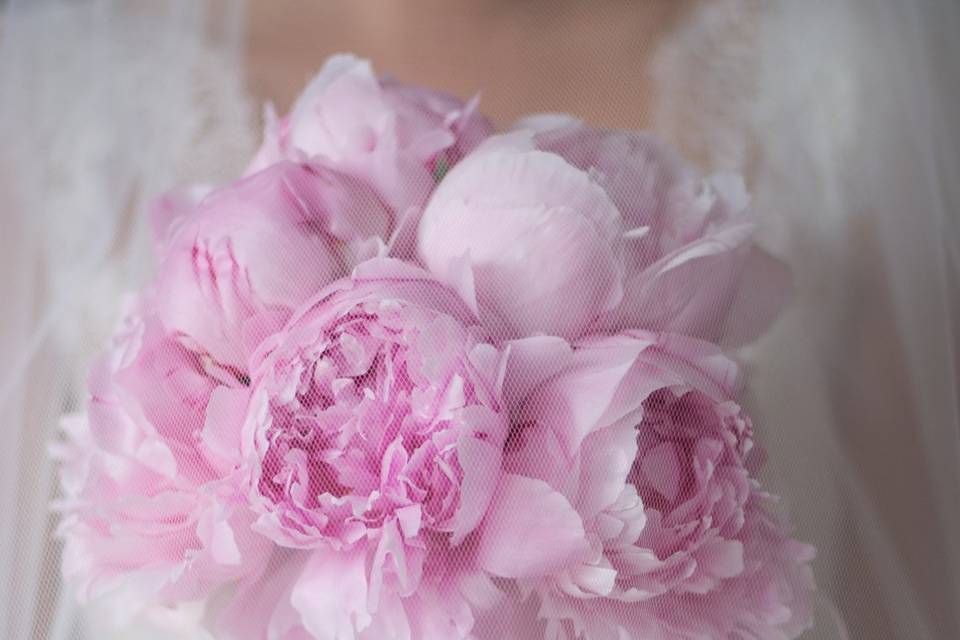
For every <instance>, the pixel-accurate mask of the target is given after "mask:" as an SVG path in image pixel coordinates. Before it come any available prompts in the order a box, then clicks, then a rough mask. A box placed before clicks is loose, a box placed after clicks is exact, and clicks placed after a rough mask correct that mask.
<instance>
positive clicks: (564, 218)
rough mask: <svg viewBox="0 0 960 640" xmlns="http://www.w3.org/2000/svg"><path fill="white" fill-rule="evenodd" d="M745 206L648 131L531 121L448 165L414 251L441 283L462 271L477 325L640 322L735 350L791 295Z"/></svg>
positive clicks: (735, 183)
mask: <svg viewBox="0 0 960 640" xmlns="http://www.w3.org/2000/svg"><path fill="white" fill-rule="evenodd" d="M748 204H749V198H748V196H747V194H746V191H745V189H744V186H743V182H742V180H741V179H740V178H739V177H738V176H734V175H726V174H720V175H716V176H710V177H708V178H703V177H701V176H699V175H698V174H697V172H695V171H694V170H693V169H692V168H690V167H687V166H686V165H684V163H683V162H682V161H681V160H680V159H679V158H678V157H677V156H676V155H675V154H674V153H673V152H672V151H671V150H670V149H669V148H668V147H666V146H665V145H663V144H662V143H660V142H659V141H657V140H656V139H655V138H654V137H653V136H651V135H649V134H638V133H632V132H624V131H602V130H595V129H589V128H587V127H585V126H583V125H581V124H579V123H578V122H576V121H573V120H571V119H568V118H564V117H559V116H553V117H545V116H543V117H540V118H534V119H530V120H527V121H523V122H521V124H520V125H519V126H518V128H517V130H516V131H514V132H513V133H511V134H507V135H503V136H497V137H494V138H491V139H490V140H488V142H487V143H485V144H483V145H482V146H481V147H480V148H479V149H477V151H476V152H474V153H473V154H472V155H471V156H470V157H468V158H466V159H465V160H464V161H463V162H461V163H460V164H459V165H458V166H457V167H455V168H454V169H453V170H452V171H451V173H450V175H448V176H447V177H446V178H445V179H444V181H443V182H442V183H441V184H440V185H439V186H438V187H437V189H436V191H435V192H434V194H433V196H432V197H431V199H430V201H429V203H428V205H427V208H426V210H425V212H424V215H423V217H422V219H421V221H420V227H419V233H418V235H419V243H418V246H419V254H420V257H421V259H422V260H423V262H424V263H425V264H426V265H427V266H428V267H429V268H430V269H431V271H433V272H435V273H437V274H439V275H441V276H442V277H445V278H448V279H450V278H453V277H458V278H462V275H460V274H461V273H462V271H463V264H466V265H467V268H468V270H469V272H470V276H471V277H472V279H473V282H474V286H475V289H476V297H477V301H478V304H479V305H480V315H481V318H483V319H484V320H485V322H487V323H488V324H490V325H491V326H496V327H500V328H502V330H503V331H504V332H505V335H507V336H510V337H515V336H525V335H533V334H536V333H547V334H551V335H559V336H562V337H565V338H568V339H575V338H577V337H578V336H580V335H583V334H584V333H586V332H588V331H592V330H598V329H602V330H612V331H617V330H620V329H623V328H635V327H642V328H644V329H650V330H661V331H671V332H676V333H683V334H686V335H692V336H698V337H702V338H705V339H710V340H720V339H721V338H722V339H723V340H724V341H727V342H731V343H742V342H745V341H747V340H749V339H752V338H755V337H756V336H757V335H758V334H759V333H760V331H761V330H762V329H763V328H764V327H765V326H766V325H767V324H769V322H770V321H772V319H773V317H774V316H775V315H776V312H777V310H778V309H779V308H780V306H781V305H782V303H783V302H784V300H785V297H786V295H787V294H788V292H789V288H790V287H789V275H788V273H787V272H786V270H785V268H784V267H783V266H782V265H780V263H778V262H777V261H776V260H774V259H773V258H772V257H770V256H768V255H767V254H766V253H764V252H763V251H761V250H760V249H758V248H756V247H755V246H754V245H753V244H752V240H753V234H754V230H755V226H756V223H755V219H754V216H753V213H752V212H751V210H750V208H749V206H748ZM451 274H453V275H451Z"/></svg>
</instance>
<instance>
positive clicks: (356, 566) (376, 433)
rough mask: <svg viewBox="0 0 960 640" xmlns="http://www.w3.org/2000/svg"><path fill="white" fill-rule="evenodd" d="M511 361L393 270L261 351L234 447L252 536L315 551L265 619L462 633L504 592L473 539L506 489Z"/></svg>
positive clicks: (451, 303)
mask: <svg viewBox="0 0 960 640" xmlns="http://www.w3.org/2000/svg"><path fill="white" fill-rule="evenodd" d="M541 346H542V347H543V348H542V349H540V347H541ZM554 347H555V345H538V344H533V345H531V344H527V345H521V346H520V347H518V352H520V353H525V352H530V351H536V350H542V351H543V352H544V353H546V354H547V355H548V356H549V354H551V353H554V352H555V348H554ZM507 355H508V354H507V352H506V351H501V350H500V349H497V348H495V347H494V346H492V345H491V344H489V343H487V342H485V341H484V337H483V334H482V333H481V332H480V329H479V328H478V327H477V326H476V319H475V317H474V316H473V314H472V312H471V311H470V310H469V308H468V307H467V306H466V305H465V304H464V303H463V301H462V300H461V299H460V298H459V296H458V295H457V294H456V292H455V291H453V290H452V289H450V288H448V287H447V286H445V285H443V284H442V283H440V282H439V281H437V280H436V279H435V278H433V277H432V276H430V275H429V274H427V273H426V272H424V271H422V270H420V269H419V268H417V267H414V266H412V265H408V264H405V263H402V262H398V261H394V260H386V259H380V260H373V261H369V262H367V263H364V264H362V265H360V266H358V267H357V269H356V270H355V271H354V273H353V275H352V276H351V277H350V278H348V279H345V280H343V281H340V282H338V283H335V284H334V285H332V286H331V287H329V288H328V289H326V290H325V291H323V292H321V293H320V294H318V296H317V297H316V298H315V299H314V300H313V301H312V302H310V303H308V304H306V305H304V306H303V307H301V309H300V310H299V311H298V312H297V314H296V315H295V316H294V317H293V318H292V319H291V320H290V322H289V323H288V324H287V326H286V327H285V329H284V330H283V331H282V332H281V333H279V334H277V335H275V336H272V337H271V338H269V339H268V340H267V341H266V342H265V343H264V344H263V345H262V346H261V349H260V350H259V352H258V354H257V355H256V356H255V358H254V366H253V368H252V370H251V374H252V386H251V396H250V401H249V407H248V410H247V418H246V421H245V424H244V431H243V438H242V443H241V445H240V446H241V454H242V457H243V459H244V461H245V462H244V466H245V469H246V473H247V474H248V477H249V486H250V493H251V504H252V506H253V508H254V510H255V511H256V512H257V513H258V514H259V518H258V520H257V522H256V523H255V525H254V528H255V529H256V530H257V531H259V532H261V533H263V534H264V535H266V536H268V537H269V538H271V539H272V540H273V541H275V542H276V543H277V544H278V545H280V546H282V547H287V548H291V549H303V550H308V551H310V552H311V553H309V554H305V556H306V558H305V559H304V560H303V561H302V567H300V568H298V569H296V570H293V569H291V571H293V572H294V577H293V578H292V579H291V581H290V583H289V584H290V587H289V589H288V590H284V589H283V588H282V587H283V585H275V587H276V588H274V589H273V592H274V593H275V598H276V601H277V605H276V607H273V608H272V613H271V615H270V616H269V618H270V619H271V620H273V622H271V624H274V625H278V624H279V625H281V626H285V625H286V624H287V623H284V622H283V620H287V621H288V622H289V620H290V619H291V616H290V612H291V607H292V611H294V612H296V613H297V614H299V616H298V617H296V616H294V617H293V620H295V622H294V623H293V626H294V628H300V627H302V629H303V630H304V632H305V633H307V634H309V635H310V636H311V637H315V638H332V639H338V640H339V639H347V638H417V639H432V638H436V639H438V640H439V639H440V638H444V639H446V638H466V637H467V635H468V633H469V630H470V628H471V626H472V623H473V614H472V609H473V606H475V605H477V606H479V605H481V604H483V603H484V602H488V601H489V600H490V599H491V598H492V597H493V595H491V594H496V593H497V590H496V589H495V588H494V587H493V586H492V583H490V581H489V578H487V577H486V576H485V575H484V574H483V572H482V571H481V570H480V568H479V567H478V566H477V565H476V563H475V556H476V551H475V539H476V536H475V535H473V534H474V530H475V529H476V528H477V527H478V525H479V524H480V522H481V520H482V519H483V517H484V514H485V512H486V508H487V504H488V503H489V501H490V499H491V496H492V494H493V493H494V492H495V490H497V489H498V486H500V467H501V458H502V450H503V445H504V441H505V438H506V435H507V420H506V406H505V403H504V400H503V396H502V393H501V388H502V385H503V380H504V376H505V375H506V364H507ZM519 369H522V367H521V368H519ZM519 369H518V370H519ZM297 571H298V572H299V573H297ZM284 611H286V613H283V612H284ZM264 618H265V616H260V619H261V620H263V619H264ZM278 620H279V621H280V622H277V621H278Z"/></svg>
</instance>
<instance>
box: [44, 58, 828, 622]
mask: <svg viewBox="0 0 960 640" xmlns="http://www.w3.org/2000/svg"><path fill="white" fill-rule="evenodd" d="M267 120H268V121H267V127H266V135H265V140H264V142H263V145H262V147H261V149H260V151H259V152H258V153H257V155H256V157H255V158H254V159H253V160H252V162H251V164H250V167H249V169H248V171H247V175H245V176H244V177H243V178H241V179H240V180H238V181H236V182H234V183H232V184H228V185H225V186H220V187H216V188H207V187H192V188H189V189H185V190H181V191H175V192H172V193H170V194H168V195H166V196H164V197H163V198H161V199H160V200H159V201H158V202H157V203H156V205H155V207H154V208H153V210H152V212H151V215H152V224H153V229H154V232H155V240H156V242H155V246H156V250H157V256H158V270H157V276H156V279H155V281H154V282H152V283H151V284H150V286H149V287H147V288H146V289H145V290H143V291H141V292H139V294H138V295H137V296H136V297H135V298H133V299H132V300H131V302H130V304H129V307H128V310H127V313H126V316H125V319H124V320H123V322H122V323H121V325H120V327H119V329H118V330H117V332H116V333H115V335H114V337H113V338H112V341H111V343H110V345H109V348H108V349H107V350H106V351H105V352H104V353H103V355H102V357H101V358H100V359H99V361H98V362H97V363H96V365H95V366H94V368H93V371H92V372H91V374H90V378H89V401H88V403H87V405H86V411H85V412H84V414H83V415H78V416H72V417H70V418H68V419H66V420H65V423H64V430H65V433H66V437H65V438H64V439H63V441H61V442H60V443H58V445H57V447H56V452H57V455H58V456H59V457H60V459H61V461H62V462H61V483H62V490H63V498H62V500H61V501H60V502H59V504H58V508H59V509H61V510H62V513H63V520H62V524H61V527H60V532H61V534H62V536H63V537H64V539H65V549H64V556H63V569H64V574H65V577H66V579H67V580H68V581H69V582H70V583H72V584H74V585H76V588H77V590H78V591H79V593H80V595H81V598H114V599H115V603H116V604H115V606H113V607H112V611H113V612H114V613H115V615H116V616H117V618H118V620H119V621H120V622H122V620H123V619H125V618H127V617H130V616H133V615H135V614H137V612H138V611H141V610H142V609H143V608H145V607H153V606H174V605H176V604H178V603H184V602H189V601H203V602H205V611H206V613H205V621H204V623H205V625H206V626H207V628H208V629H209V630H210V631H211V632H212V633H213V634H214V635H215V636H216V637H218V638H219V637H222V638H277V639H281V638H283V639H291V638H322V639H325V640H356V639H362V640H390V639H403V640H450V639H456V638H464V639H465V638H475V639H478V640H483V639H501V638H517V639H521V638H522V639H525V638H551V639H560V638H566V639H573V638H584V639H589V640H621V639H625V638H637V639H640V638H642V639H645V640H651V639H661V640H674V639H676V640H680V639H684V640H692V639H703V638H711V639H717V638H744V639H746V638H755V639H773V638H793V637H796V636H797V635H799V634H800V632H801V631H802V630H803V629H805V628H806V627H807V626H809V624H810V621H811V612H810V607H811V603H810V601H811V597H812V593H813V581H812V578H811V573H810V569H809V566H808V563H809V561H810V559H811V558H812V556H813V552H812V549H811V548H810V547H808V546H806V545H803V544H801V543H799V542H796V541H794V540H792V539H791V538H790V537H789V534H788V529H787V527H786V524H785V523H784V522H783V521H782V519H781V518H780V517H778V516H776V515H775V514H774V513H773V512H772V511H771V509H770V505H771V503H772V501H773V497H772V496H771V495H770V494H768V493H766V492H764V490H763V489H762V488H761V486H760V484H759V483H758V480H757V471H758V467H759V466H760V463H761V458H762V455H761V453H760V452H759V448H758V447H755V446H754V443H753V432H752V426H751V422H750V419H749V417H747V415H745V414H744V412H743V410H742V409H741V408H740V406H738V404H737V403H736V401H735V399H736V398H737V397H738V395H739V393H740V391H739V389H740V385H741V383H742V381H741V377H740V375H739V371H738V367H737V365H736V364H735V362H734V361H733V360H731V359H730V358H729V357H727V356H726V355H724V352H723V351H722V350H721V346H718V345H720V344H722V345H723V346H724V347H732V346H736V345H739V344H743V343H745V342H746V341H749V340H751V339H752V338H754V337H756V336H757V335H759V333H760V332H761V331H763V329H764V328H765V326H766V325H767V324H768V323H769V322H770V321H771V320H772V318H773V317H774V315H775V313H776V310H777V308H778V307H779V306H780V304H781V303H782V302H783V300H784V298H785V297H786V295H787V292H788V290H789V276H788V274H787V272H786V270H785V269H784V268H783V267H782V266H781V265H780V264H779V263H777V262H776V261H775V260H774V259H773V258H772V257H770V256H769V255H767V254H765V253H764V252H762V251H761V250H760V249H758V248H757V247H756V246H755V245H754V244H753V241H752V236H753V231H754V227H755V220H754V215H753V213H752V212H751V209H750V208H749V199H748V196H747V193H746V191H745V189H744V185H743V181H742V180H741V179H740V178H739V177H737V176H735V175H726V174H722V175H712V176H708V177H704V176H702V175H700V174H698V173H697V172H696V171H695V170H694V169H692V168H691V167H690V166H688V165H686V164H684V162H682V161H681V160H680V158H678V157H677V155H676V154H675V153H674V152H672V151H671V149H669V148H668V147H666V146H665V145H664V144H663V143H661V142H660V141H658V140H657V139H656V138H655V137H653V136H652V135H649V134H645V133H635V132H627V131H615V130H598V129H594V128H590V127H588V126H586V125H584V124H583V123H581V122H579V121H577V120H574V119H573V118H569V117H565V116H554V115H549V116H547V115H544V116H535V117H531V118H528V119H525V120H522V121H520V122H519V123H517V124H516V125H515V126H514V127H513V128H512V129H511V130H510V131H508V132H506V133H501V134H495V133H494V131H493V128H492V126H491V124H490V123H489V121H488V120H487V119H485V118H484V117H483V116H482V115H480V114H479V113H478V112H477V110H476V102H475V101H473V102H469V103H466V104H464V103H462V102H460V101H458V100H456V99H454V98H452V97H450V96H447V95H444V94H441V93H437V92H434V91H429V90H426V89H421V88H417V87H412V86H407V85H404V84H401V83H399V82H396V81H394V80H392V79H380V78H377V77H376V76H375V75H374V74H373V72H372V70H371V68H370V65H369V64H368V63H366V62H364V61H361V60H357V59H355V58H353V57H349V56H337V57H334V58H332V59H331V60H330V61H329V62H328V63H327V65H326V66H325V67H324V69H323V70H322V71H321V73H320V74H319V75H318V76H317V77H316V78H315V79H314V80H313V81H312V82H311V83H310V85H309V86H308V87H307V89H306V91H305V92H304V94H303V95H302V96H301V97H300V98H299V100H298V101H297V102H296V104H295V105H294V107H293V109H292V111H291V113H290V114H289V115H287V116H286V117H283V118H277V117H276V116H274V115H272V114H271V113H268V118H267Z"/></svg>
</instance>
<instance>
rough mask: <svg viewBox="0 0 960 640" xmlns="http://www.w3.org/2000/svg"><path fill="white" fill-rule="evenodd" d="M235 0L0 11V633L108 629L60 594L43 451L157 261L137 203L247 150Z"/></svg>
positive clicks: (231, 163)
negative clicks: (129, 297) (127, 295)
mask: <svg viewBox="0 0 960 640" xmlns="http://www.w3.org/2000/svg"><path fill="white" fill-rule="evenodd" d="M241 9H242V6H241V5H240V4H238V3H214V2H197V1H194V0H170V1H164V2H121V1H98V2H84V3H68V2H45V1H36V0H25V1H23V2H20V1H17V0H14V1H13V2H12V3H11V4H9V5H8V6H6V7H5V11H4V12H3V14H2V21H3V22H2V29H3V32H2V40H0V114H2V115H0V132H2V133H0V139H2V140H3V145H2V149H0V185H2V186H0V207H2V214H0V215H2V233H0V264H2V271H0V273H2V278H0V279H2V282H0V299H2V300H3V302H2V303H0V308H2V312H0V348H2V354H3V366H2V369H0V415H2V416H3V427H2V438H3V440H2V446H0V549H2V553H0V637H4V638H31V637H36V638H47V637H56V638H61V637H62V638H68V637H90V638H102V637H105V635H104V633H102V632H99V631H98V630H97V627H96V624H95V622H96V620H98V618H97V616H95V615H90V616H87V618H89V621H88V622H83V620H82V618H83V616H82V615H81V614H80V613H79V612H76V611H75V610H74V607H73V603H72V599H71V598H70V597H69V596H68V595H66V594H65V593H64V592H62V588H61V584H60V580H59V567H58V564H59V546H58V543H57V542H56V540H55V538H54V537H53V535H52V534H53V532H54V528H55V525H56V518H55V516H54V514H52V513H51V510H50V508H49V506H48V505H49V503H50V501H51V498H53V497H54V486H55V484H56V483H55V470H54V467H53V464H52V462H51V461H50V457H49V455H48V454H47V448H48V445H49V443H50V442H51V441H52V440H53V438H54V436H55V433H56V428H57V424H58V416H59V415H60V414H61V413H63V412H65V411H69V410H73V409H75V408H76V407H77V401H78V399H79V398H80V397H82V389H83V386H82V383H81V380H82V377H83V371H84V369H86V367H87V365H88V362H89V358H90V355H91V353H92V352H94V351H95V350H96V349H98V348H99V346H100V345H101V344H102V343H103V340H104V337H105V336H106V335H107V334H108V332H109V331H110V328H111V326H112V325H113V323H114V321H115V314H116V310H117V308H118V305H119V303H120V302H121V300H122V295H123V292H125V291H128V290H130V289H131V288H134V287H136V286H138V285H139V284H140V283H141V282H142V281H143V279H144V277H145V276H146V275H147V274H148V273H149V272H150V269H151V268H152V259H151V257H150V256H151V251H150V244H149V233H148V230H147V222H146V216H145V215H143V214H144V203H145V202H146V201H147V200H148V199H149V198H150V197H152V196H155V195H156V194H158V193H159V192H161V191H162V190H164V189H165V188H168V187H169V185H171V184H175V183H178V182H184V181H187V180H196V179H199V180H211V181H215V180H223V179H225V178H227V177H229V176H230V175H232V174H234V173H236V172H237V171H239V169H240V165H241V163H242V158H244V157H247V156H249V154H250V153H251V149H252V147H253V141H254V135H253V126H252V118H251V113H252V111H251V109H250V104H249V101H247V99H246V98H245V95H244V93H243V90H242V63H241V61H240V59H239V51H240V47H239V45H240V37H241V27H242V19H243V13H242V11H241ZM158 628H162V625H161V626H160V627H158ZM161 637H162V636H161Z"/></svg>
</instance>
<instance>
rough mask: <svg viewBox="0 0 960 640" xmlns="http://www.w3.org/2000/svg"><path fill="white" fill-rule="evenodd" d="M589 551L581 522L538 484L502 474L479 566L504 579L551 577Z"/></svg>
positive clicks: (564, 501)
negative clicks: (550, 575)
mask: <svg viewBox="0 0 960 640" xmlns="http://www.w3.org/2000/svg"><path fill="white" fill-rule="evenodd" d="M589 552H590V545H589V544H588V542H587V539H586V537H585V534H584V530H583V522H582V521H581V520H580V516H578V515H577V512H576V511H575V510H574V509H573V507H572V506H571V505H570V503H569V502H568V501H567V499H566V498H564V497H563V496H562V495H561V494H560V493H558V492H557V491H554V490H553V489H551V488H550V486H549V485H547V483H545V482H543V481H542V480H534V479H532V478H526V477H523V476H517V475H513V474H506V475H504V476H503V478H501V480H500V484H499V486H498V487H497V491H496V493H495V494H494V498H493V501H492V502H491V505H490V509H489V511H488V513H487V518H486V520H485V525H484V529H483V535H482V537H481V539H480V545H479V548H478V550H477V562H478V564H479V566H480V567H482V568H483V569H485V570H487V571H489V572H490V573H492V574H494V575H497V576H501V577H504V578H532V577H537V576H543V575H549V574H552V573H555V572H557V571H559V570H561V569H563V568H564V567H566V566H569V565H570V564H571V563H574V562H576V561H577V560H578V559H581V558H583V557H584V556H586V554H588V553H589Z"/></svg>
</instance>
